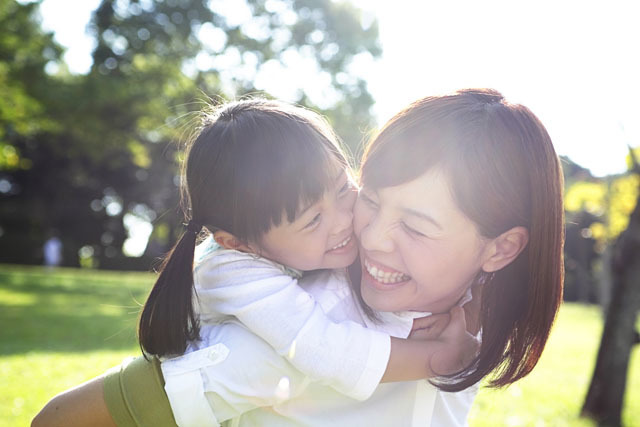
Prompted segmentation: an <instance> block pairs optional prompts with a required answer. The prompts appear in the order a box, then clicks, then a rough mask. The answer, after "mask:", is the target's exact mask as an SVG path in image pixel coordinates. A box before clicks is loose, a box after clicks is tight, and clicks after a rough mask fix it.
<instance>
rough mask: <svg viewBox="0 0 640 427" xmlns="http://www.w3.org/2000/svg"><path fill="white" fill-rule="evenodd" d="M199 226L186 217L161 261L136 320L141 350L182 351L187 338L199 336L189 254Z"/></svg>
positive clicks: (159, 351)
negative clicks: (172, 245) (156, 276)
mask: <svg viewBox="0 0 640 427" xmlns="http://www.w3.org/2000/svg"><path fill="white" fill-rule="evenodd" d="M201 228H202V226H201V225H199V224H196V223H195V222H194V221H193V220H192V221H190V222H189V224H188V226H187V231H186V232H185V233H184V234H183V235H182V237H181V238H180V240H179V241H178V242H177V243H176V245H175V246H174V247H173V248H172V249H171V251H170V252H169V253H168V254H167V256H166V257H165V259H164V262H163V263H162V266H161V268H160V275H159V276H158V279H157V280H156V283H155V284H154V285H153V289H151V293H150V294H149V297H148V298H147V301H146V303H145V304H144V308H143V309H142V314H141V315H140V322H139V324H138V341H139V343H140V347H141V348H142V350H143V352H144V353H145V354H154V355H157V356H168V355H175V354H182V353H184V351H185V350H186V348H187V341H193V340H197V339H198V338H199V335H200V327H199V324H198V318H197V316H196V313H195V310H194V307H193V257H194V255H193V254H194V250H195V246H196V239H197V235H198V233H199V232H200V229H201Z"/></svg>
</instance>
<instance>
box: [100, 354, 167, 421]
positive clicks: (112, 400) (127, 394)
mask: <svg viewBox="0 0 640 427" xmlns="http://www.w3.org/2000/svg"><path fill="white" fill-rule="evenodd" d="M103 387H104V388H103V391H104V401H105V403H106V405H107V408H108V409H109V413H110V414H111V417H112V418H113V420H114V421H115V423H116V424H117V425H118V426H119V427H129V426H142V427H146V426H149V427H164V426H172V427H175V426H176V422H175V420H174V418H173V413H172V412H171V405H170V404H169V399H168V398H167V395H166V393H165V391H164V378H163V376H162V370H161V369H160V362H159V361H158V359H157V358H155V357H150V360H146V359H145V358H144V357H142V356H139V357H136V358H134V359H128V360H126V361H124V362H122V364H121V365H120V366H116V367H114V368H111V369H110V370H109V371H107V373H106V374H105V376H104V386H103Z"/></svg>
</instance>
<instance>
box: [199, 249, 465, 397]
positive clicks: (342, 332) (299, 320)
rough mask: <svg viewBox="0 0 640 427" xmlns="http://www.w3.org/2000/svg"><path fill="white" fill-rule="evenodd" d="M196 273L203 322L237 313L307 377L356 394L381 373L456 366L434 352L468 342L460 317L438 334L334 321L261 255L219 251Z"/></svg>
mask: <svg viewBox="0 0 640 427" xmlns="http://www.w3.org/2000/svg"><path fill="white" fill-rule="evenodd" d="M327 276H328V275H327ZM194 277H195V283H196V290H197V294H198V298H199V307H200V311H201V319H202V321H203V322H204V323H206V322H207V319H212V320H213V322H212V323H215V322H217V321H219V319H220V314H224V315H232V316H235V317H236V318H238V319H239V320H240V321H241V322H242V323H243V324H245V325H246V326H247V327H248V328H249V329H250V330H251V331H252V332H254V333H255V334H257V335H258V336H259V337H261V338H262V339H264V340H265V341H267V343H269V344H270V345H271V346H272V347H273V348H274V349H275V350H276V351H277V352H278V353H279V354H280V355H282V356H285V357H286V358H287V359H288V360H289V361H290V362H291V363H292V364H293V365H294V366H295V367H296V368H298V369H299V370H300V371H302V372H303V373H304V374H306V375H307V376H309V377H310V378H311V379H312V380H315V381H321V382H323V383H325V384H327V385H329V386H331V387H333V388H335V389H336V390H337V391H339V392H340V393H342V394H345V395H347V396H350V397H352V398H355V399H359V400H364V399H366V398H368V397H369V396H370V395H371V394H372V393H373V391H374V390H375V388H376V387H377V385H378V384H379V382H380V381H381V380H383V381H385V382H390V381H406V380H417V379H423V378H431V377H434V376H436V375H437V374H446V373H451V372H453V371H457V369H451V367H450V366H448V365H447V364H446V363H445V364H443V363H444V362H438V360H440V359H443V357H442V355H444V354H446V355H447V357H446V358H444V360H446V361H448V360H455V359H460V357H462V355H459V354H457V352H458V351H462V350H461V349H463V348H466V347H465V345H464V341H463V340H462V338H463V334H461V333H460V327H459V326H460V325H459V322H455V323H453V322H452V325H451V326H452V327H453V326H455V327H456V328H457V329H455V331H458V332H457V333H456V334H448V335H445V336H444V338H443V339H440V340H434V341H425V340H402V339H393V341H392V342H391V341H390V337H389V335H387V334H385V333H382V332H379V331H376V330H374V329H368V328H366V327H364V326H362V325H360V324H357V323H355V322H352V321H342V322H335V321H333V319H331V318H329V317H328V316H327V315H326V314H325V312H324V311H323V309H322V307H321V306H320V304H319V303H318V302H316V301H315V300H314V298H313V297H312V296H311V295H310V294H309V293H307V292H305V291H304V290H303V289H302V288H301V287H300V286H298V283H297V280H296V279H295V278H293V277H291V276H290V275H287V274H286V273H285V272H284V271H283V270H282V269H281V268H280V267H279V266H278V265H276V264H274V263H272V262H271V261H268V260H266V259H264V258H255V257H252V256H251V255H248V254H243V253H240V252H237V251H229V252H223V253H221V254H218V255H215V256H213V257H211V258H209V259H208V260H205V261H204V262H203V263H202V264H200V265H199V266H198V268H196V270H195V273H194ZM325 277H326V276H325ZM331 277H333V278H334V280H337V279H335V277H336V275H333V276H331ZM334 285H335V283H334ZM325 286H331V283H326V284H325ZM462 322H464V319H462ZM462 328H463V329H464V325H462ZM445 338H446V339H445ZM473 353H474V354H475V352H473ZM436 354H439V355H440V356H439V358H438V357H435V355H436ZM452 356H453V357H452ZM432 359H433V361H434V362H435V363H436V364H435V365H432ZM456 366H457V364H456ZM440 369H442V370H440ZM383 375H384V377H383Z"/></svg>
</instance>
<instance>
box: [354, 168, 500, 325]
mask: <svg viewBox="0 0 640 427" xmlns="http://www.w3.org/2000/svg"><path fill="white" fill-rule="evenodd" d="M354 215H355V219H354V228H355V233H356V236H357V237H358V239H359V241H360V259H361V263H362V282H361V285H360V289H361V292H362V297H363V299H364V301H365V302H366V303H367V304H368V305H369V306H371V307H372V308H374V309H376V310H379V311H404V310H415V311H429V312H435V313H438V312H445V311H448V310H449V309H450V308H451V307H452V306H453V305H454V304H455V303H456V302H457V301H458V300H459V299H460V298H461V297H462V296H463V295H464V294H465V292H466V290H467V288H468V287H469V286H470V284H471V283H472V281H473V279H474V277H475V276H476V274H477V273H478V272H479V271H480V269H481V266H482V264H483V262H484V260H485V259H486V258H487V253H486V252H488V251H487V250H486V248H487V242H488V240H487V239H484V238H482V237H481V236H480V235H479V233H478V231H477V229H476V226H475V225H474V224H473V222H471V220H469V219H468V218H467V217H466V216H465V215H464V214H463V213H462V212H461V211H460V210H459V209H458V207H457V206H456V204H455V202H454V200H453V198H452V196H451V193H450V190H449V186H448V182H447V179H446V177H445V176H444V174H443V173H441V172H440V171H438V170H430V171H428V172H426V173H425V174H424V175H422V176H420V177H419V178H417V179H415V180H413V181H410V182H407V183H405V184H401V185H398V186H395V187H386V188H381V189H378V190H377V191H375V190H372V189H368V188H363V189H362V190H361V191H360V196H359V198H358V201H357V202H356V206H355V210H354Z"/></svg>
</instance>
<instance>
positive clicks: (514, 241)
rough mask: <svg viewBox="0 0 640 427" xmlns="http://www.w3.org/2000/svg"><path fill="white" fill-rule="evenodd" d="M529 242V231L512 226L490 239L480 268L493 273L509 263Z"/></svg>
mask: <svg viewBox="0 0 640 427" xmlns="http://www.w3.org/2000/svg"><path fill="white" fill-rule="evenodd" d="M527 243H529V231H528V230H527V229H526V228H524V227H513V228H512V229H510V230H507V231H505V232H504V233H502V234H501V235H499V236H498V237H496V238H495V239H493V240H492V241H491V243H490V244H489V246H488V247H487V251H488V252H487V259H486V260H485V262H484V264H482V270H483V271H486V272H487V273H493V272H494V271H498V270H500V269H502V268H504V267H505V266H507V265H509V264H510V263H511V262H512V261H513V260H514V259H516V257H517V256H518V255H520V252H522V251H523V249H524V248H525V247H526V246H527Z"/></svg>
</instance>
